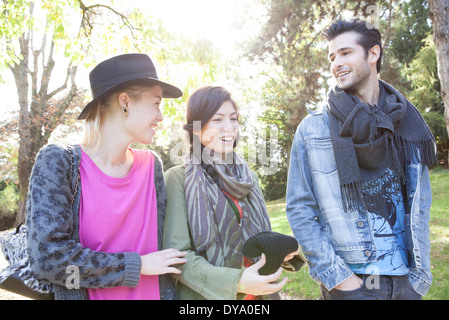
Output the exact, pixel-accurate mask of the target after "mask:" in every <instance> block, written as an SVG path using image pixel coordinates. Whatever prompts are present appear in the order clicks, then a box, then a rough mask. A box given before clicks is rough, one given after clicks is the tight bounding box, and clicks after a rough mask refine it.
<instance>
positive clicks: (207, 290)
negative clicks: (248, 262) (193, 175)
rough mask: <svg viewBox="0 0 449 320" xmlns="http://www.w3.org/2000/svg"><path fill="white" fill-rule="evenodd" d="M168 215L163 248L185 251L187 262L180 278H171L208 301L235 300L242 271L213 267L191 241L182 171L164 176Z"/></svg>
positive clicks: (167, 173)
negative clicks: (198, 252)
mask: <svg viewBox="0 0 449 320" xmlns="http://www.w3.org/2000/svg"><path fill="white" fill-rule="evenodd" d="M165 182H166V188H167V212H166V216H165V228H164V241H163V243H164V248H165V249H167V248H175V249H178V250H180V251H186V252H187V255H186V256H185V258H186V259H187V262H186V263H185V264H184V265H182V266H180V267H179V269H180V270H181V271H182V274H180V275H173V276H174V277H175V278H176V279H177V280H178V281H180V282H181V283H182V284H184V285H186V286H188V287H189V288H190V289H192V290H193V291H195V292H197V293H199V294H200V295H201V296H203V297H204V298H205V299H208V300H233V299H236V297H237V289H238V283H239V281H240V277H241V273H242V272H243V270H244V269H243V268H242V269H235V268H228V267H217V266H213V265H212V264H211V263H209V261H207V260H206V259H205V258H204V257H202V256H200V255H198V254H197V253H196V251H195V246H194V244H193V243H192V240H191V238H190V231H189V224H188V218H187V206H186V200H185V192H184V170H183V168H182V167H176V168H172V169H170V170H168V171H167V172H166V174H165Z"/></svg>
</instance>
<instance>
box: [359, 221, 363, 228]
mask: <svg viewBox="0 0 449 320" xmlns="http://www.w3.org/2000/svg"><path fill="white" fill-rule="evenodd" d="M357 225H358V226H359V228H362V227H363V226H364V225H365V224H364V223H363V222H362V221H359V222H358V223H357Z"/></svg>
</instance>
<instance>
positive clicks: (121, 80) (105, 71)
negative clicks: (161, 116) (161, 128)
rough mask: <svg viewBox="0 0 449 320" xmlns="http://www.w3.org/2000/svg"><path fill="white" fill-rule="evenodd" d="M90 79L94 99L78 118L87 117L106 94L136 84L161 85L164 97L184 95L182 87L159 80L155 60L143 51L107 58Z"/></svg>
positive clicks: (91, 74) (92, 73)
mask: <svg viewBox="0 0 449 320" xmlns="http://www.w3.org/2000/svg"><path fill="white" fill-rule="evenodd" d="M89 80H90V88H91V90H92V101H91V102H89V103H88V104H87V105H86V106H85V107H84V109H83V111H81V114H80V115H79V117H78V120H82V119H86V118H87V115H88V114H89V112H90V109H92V107H93V106H94V105H95V104H96V103H97V102H98V100H99V98H100V97H101V96H103V95H104V94H106V93H110V92H112V91H116V90H120V89H123V88H126V87H129V86H131V85H135V84H146V83H147V84H150V85H151V84H154V85H160V86H161V87H162V89H163V94H162V97H163V98H179V97H181V96H182V91H181V90H180V89H178V88H177V87H175V86H173V85H171V84H168V83H165V82H163V81H160V80H159V78H158V77H157V73H156V68H155V67H154V64H153V61H151V59H150V57H149V56H148V55H146V54H143V53H128V54H123V55H119V56H115V57H113V58H110V59H107V60H105V61H103V62H101V63H99V64H98V65H97V66H96V67H95V68H94V69H93V70H92V71H91V72H90V74H89Z"/></svg>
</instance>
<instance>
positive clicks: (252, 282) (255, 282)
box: [238, 254, 287, 296]
mask: <svg viewBox="0 0 449 320" xmlns="http://www.w3.org/2000/svg"><path fill="white" fill-rule="evenodd" d="M265 261H266V260H265V255H264V254H262V257H261V258H260V260H259V261H258V262H256V263H255V264H253V265H252V266H250V267H248V268H246V269H245V270H244V271H243V273H242V276H241V277H240V281H239V289H238V292H241V293H245V294H253V295H256V296H260V295H266V294H272V293H275V292H277V291H279V290H281V289H282V287H283V286H284V285H285V284H286V283H287V277H285V278H284V279H282V281H281V282H279V283H272V282H274V281H277V280H278V279H279V277H280V276H281V274H282V268H279V269H278V271H276V272H275V273H273V274H270V275H267V276H261V275H260V274H259V269H260V268H262V267H263V266H264V265H265Z"/></svg>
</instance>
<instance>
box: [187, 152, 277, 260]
mask: <svg viewBox="0 0 449 320" xmlns="http://www.w3.org/2000/svg"><path fill="white" fill-rule="evenodd" d="M211 154H212V152H211V151H210V149H208V148H204V151H203V157H202V158H203V162H205V163H206V164H208V165H210V166H212V167H213V169H214V171H215V172H216V174H217V175H218V179H219V183H220V185H217V183H215V182H214V180H213V179H212V178H211V177H210V175H209V174H208V173H207V172H206V170H205V169H204V167H203V166H202V165H201V161H200V160H199V159H196V158H195V155H194V157H193V158H192V156H191V154H188V155H187V156H186V158H185V195H186V203H187V211H188V220H189V224H190V232H191V235H192V238H193V241H194V243H195V246H196V249H197V252H198V253H199V254H201V255H206V251H207V250H208V249H209V248H210V247H211V244H212V243H213V242H215V243H216V246H215V250H213V251H214V252H207V256H208V259H209V262H210V263H211V264H213V265H216V266H227V267H241V266H242V263H243V254H242V252H241V247H242V246H243V243H244V242H245V241H246V240H247V239H249V238H250V237H252V236H253V235H255V234H257V233H259V232H262V231H269V230H271V224H270V219H269V216H268V213H267V209H266V206H265V202H264V200H263V196H262V194H261V192H260V190H259V188H256V187H255V186H254V181H253V177H252V175H251V172H250V169H249V167H248V164H247V163H246V162H245V161H244V160H243V158H241V157H240V156H239V155H238V154H236V153H234V152H233V153H232V154H231V155H230V156H231V157H233V161H231V162H232V165H231V164H229V163H230V162H229V161H226V162H224V161H223V160H222V159H221V158H218V157H216V156H210V155H211ZM223 191H225V192H226V193H227V194H228V195H230V196H232V197H234V198H236V199H239V204H240V205H241V207H242V210H243V217H242V218H241V219H240V216H237V215H236V213H235V211H234V209H233V205H232V204H233V203H232V201H228V200H227V198H226V196H225V194H224V193H223Z"/></svg>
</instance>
